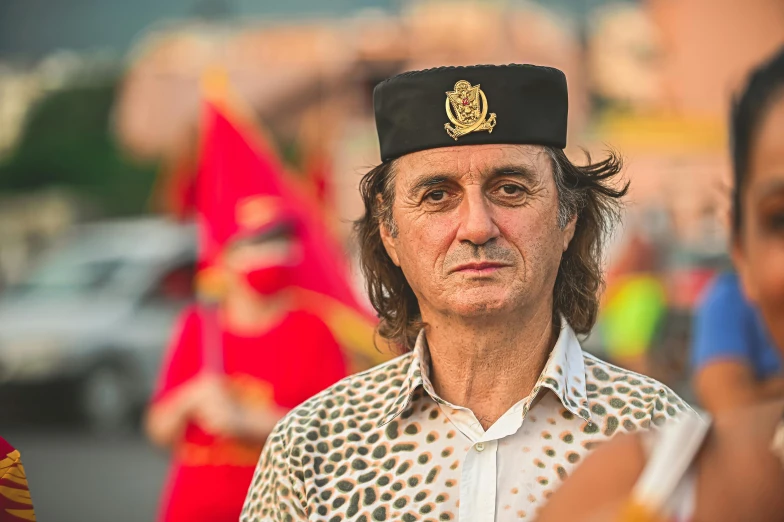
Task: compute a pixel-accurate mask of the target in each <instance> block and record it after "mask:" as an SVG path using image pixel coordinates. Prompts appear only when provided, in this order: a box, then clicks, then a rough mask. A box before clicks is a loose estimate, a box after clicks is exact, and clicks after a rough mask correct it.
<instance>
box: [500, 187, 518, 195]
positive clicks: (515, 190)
mask: <svg viewBox="0 0 784 522" xmlns="http://www.w3.org/2000/svg"><path fill="white" fill-rule="evenodd" d="M501 190H502V191H503V192H504V194H506V195H507V196H516V195H518V194H520V193H521V192H522V191H523V188H522V187H520V186H519V185H503V186H502V187H501Z"/></svg>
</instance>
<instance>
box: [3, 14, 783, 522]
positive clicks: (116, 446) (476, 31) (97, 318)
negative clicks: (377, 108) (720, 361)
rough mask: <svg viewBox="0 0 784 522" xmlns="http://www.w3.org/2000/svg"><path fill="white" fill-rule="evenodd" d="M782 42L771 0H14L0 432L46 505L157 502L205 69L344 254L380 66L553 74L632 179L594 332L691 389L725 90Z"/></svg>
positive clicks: (723, 200)
mask: <svg viewBox="0 0 784 522" xmlns="http://www.w3.org/2000/svg"><path fill="white" fill-rule="evenodd" d="M782 42H784V8H782V5H781V1H780V0H744V1H742V2H741V1H740V0H690V1H688V2H683V1H676V0H629V1H623V2H617V1H614V2H609V1H604V0H548V1H545V0H541V1H539V2H525V1H515V0H507V1H501V0H498V1H482V2H458V1H450V2H427V1H404V0H365V1H361V0H334V1H330V2H324V1H317V0H289V1H287V2H271V1H266V0H256V1H248V0H167V1H165V2H162V1H154V0H137V1H136V2H120V1H118V0H101V1H98V0H78V1H76V0H71V1H68V2H66V1H62V0H59V1H52V0H0V434H2V435H3V436H4V437H5V438H7V439H8V440H9V441H10V442H11V443H12V444H14V445H15V446H17V447H18V448H19V449H20V450H21V452H22V455H23V457H24V461H25V465H26V468H27V473H28V477H29V479H30V488H31V491H32V494H33V499H34V502H35V507H36V512H37V513H38V516H39V520H44V521H46V520H57V521H61V522H70V521H76V520H79V521H93V520H95V521H99V520H114V521H118V522H121V521H147V520H152V519H153V516H154V513H155V510H156V506H157V504H158V497H159V492H160V488H161V485H162V482H163V480H164V474H165V470H166V465H167V456H166V454H165V453H161V452H157V451H156V450H153V449H152V448H151V447H150V446H148V444H147V443H146V442H145V440H144V438H143V436H142V435H141V433H140V431H139V429H138V414H139V412H140V410H141V407H142V406H143V405H144V403H145V401H146V400H147V399H148V397H149V395H150V393H151V390H152V387H153V383H154V380H155V376H156V373H157V371H158V367H159V364H160V362H161V357H162V353H163V350H164V347H165V345H166V342H167V339H168V338H169V336H170V332H171V329H172V324H173V321H174V319H175V317H176V316H177V314H178V313H179V311H180V310H181V309H182V308H183V306H185V305H186V304H187V303H188V302H189V301H190V300H191V299H192V297H193V291H192V289H193V285H192V283H191V281H192V276H193V273H194V266H195V255H196V240H195V234H194V226H193V224H192V223H191V222H190V220H189V219H188V212H187V210H186V209H184V203H183V201H184V198H183V196H182V195H183V193H184V192H187V187H188V183H189V178H188V175H187V173H189V172H192V169H193V164H194V162H195V158H196V153H197V150H198V121H199V110H200V105H199V104H200V92H201V90H200V84H201V79H202V77H203V76H204V74H205V72H206V71H208V70H209V69H210V68H214V67H220V68H222V69H223V70H225V71H226V72H227V73H228V77H229V81H230V83H231V85H232V87H233V89H234V90H235V91H236V92H237V94H239V95H240V96H241V98H242V99H243V100H244V101H245V102H246V103H247V105H248V106H249V107H250V108H251V109H252V112H253V114H254V116H255V117H256V118H257V120H258V122H259V123H260V124H261V125H263V126H264V128H265V129H266V130H267V131H268V133H269V136H270V137H271V138H272V140H273V143H274V144H275V146H276V147H277V150H278V153H279V154H280V156H281V157H282V158H283V159H284V161H285V162H286V165H287V167H288V168H289V170H290V172H291V174H290V175H291V176H294V177H298V178H299V179H298V181H301V182H302V186H309V187H310V189H312V190H314V191H316V192H317V193H318V195H319V198H320V200H321V201H322V204H323V205H324V216H325V219H327V220H328V223H327V224H328V227H329V229H330V230H331V231H332V233H333V234H334V235H335V236H336V237H337V238H338V240H339V241H340V243H341V244H342V245H343V246H344V248H345V252H346V256H347V257H348V258H349V259H351V258H352V255H353V253H354V252H355V251H356V248H355V247H354V246H353V245H352V238H351V235H350V223H351V220H353V219H355V218H357V217H358V216H359V215H360V213H361V210H362V208H361V201H360V199H359V195H358V192H357V185H358V181H359V178H360V176H361V175H362V174H363V173H364V172H366V171H367V170H368V168H370V167H372V166H374V165H375V164H376V163H378V161H379V156H378V148H377V147H378V145H377V142H376V136H375V129H374V123H373V115H372V104H371V97H372V89H373V86H374V85H375V84H376V83H377V82H378V81H380V80H382V79H384V78H386V77H388V76H390V75H393V74H395V73H398V72H401V71H404V70H409V69H419V68H426V67H431V66H438V65H461V64H464V65H467V64H475V63H510V62H518V63H533V64H541V65H551V66H555V67H558V68H560V69H562V70H563V71H564V72H565V73H566V75H567V78H568V82H569V90H570V114H569V117H570V123H569V124H570V127H569V133H570V136H569V144H570V145H569V148H568V150H567V152H568V154H569V155H570V157H571V158H572V159H573V160H575V161H578V162H579V161H582V160H583V157H582V155H583V154H584V151H583V148H584V150H585V151H588V152H590V153H591V154H592V155H593V156H594V158H596V157H601V155H602V154H603V151H604V150H606V148H607V147H613V148H615V149H617V150H619V151H620V152H621V153H622V155H623V156H624V157H625V158H626V162H627V163H626V164H627V170H626V175H627V177H628V179H629V180H631V182H632V183H631V193H630V195H629V197H628V199H627V207H626V209H625V211H624V223H623V225H622V226H621V227H619V229H618V230H617V231H616V233H615V235H614V236H613V238H612V241H611V243H610V245H609V248H608V255H607V267H608V274H609V275H608V289H607V292H606V295H605V305H606V306H605V310H604V313H603V317H602V320H601V321H600V324H599V326H598V328H597V330H596V331H595V332H594V334H592V336H591V337H590V338H589V339H588V340H587V341H586V348H587V349H589V350H590V351H593V352H596V353H597V354H599V355H600V356H602V357H605V358H610V359H614V360H616V361H618V362H619V363H620V364H624V365H627V366H631V367H633V368H634V369H638V370H640V371H644V372H646V373H649V374H652V375H653V376H655V377H657V378H659V379H660V380H662V381H664V382H665V383H667V384H669V385H670V386H672V387H673V388H674V389H675V390H676V391H678V392H679V393H681V394H682V395H683V396H685V397H686V398H692V397H693V395H692V393H691V390H690V386H689V382H688V380H689V368H688V348H689V335H690V323H691V319H692V314H693V308H694V305H695V303H696V301H697V299H698V298H699V296H700V294H701V292H702V291H703V290H704V288H705V285H706V283H707V282H708V281H710V279H711V278H712V277H713V275H714V274H715V273H716V272H717V271H720V270H723V269H725V268H726V267H727V266H728V265H729V260H728V257H727V254H726V244H727V221H728V219H727V218H728V216H727V212H728V209H729V189H730V162H729V156H728V153H727V147H726V145H727V142H728V136H727V125H726V120H727V113H728V106H729V102H730V100H731V98H732V94H733V92H734V91H735V90H737V89H738V87H739V86H740V84H741V81H742V79H743V77H744V75H745V73H746V72H747V71H748V68H749V67H750V66H751V65H752V64H754V63H756V62H758V61H760V60H761V59H763V58H764V57H765V56H766V55H768V54H770V53H771V52H772V51H774V50H775V49H776V48H777V47H778V46H779V45H780V44H781V43H782ZM183 173H186V174H183ZM636 276H639V277H636ZM353 280H354V281H355V283H356V287H357V292H359V293H361V292H362V281H361V278H360V276H359V274H358V273H357V271H356V270H354V279H353ZM629 281H635V282H636V284H633V285H631V286H628V283H629ZM635 292H637V294H636V295H637V297H635V296H634V295H632V294H635ZM640 295H644V296H645V297H639V296H640ZM635 298H638V299H642V300H644V301H645V302H646V304H645V306H644V308H645V310H647V311H646V312H645V313H646V314H647V316H648V317H649V319H650V320H649V321H648V322H649V323H651V324H653V325H655V327H652V328H651V331H650V332H648V333H647V334H646V335H645V336H644V337H645V339H646V341H645V343H644V344H645V346H644V347H643V348H644V349H636V350H632V351H628V350H626V351H624V350H623V349H616V347H614V346H613V340H612V339H614V335H615V334H614V333H613V332H615V330H616V329H617V325H616V324H615V323H617V322H618V321H622V320H623V319H622V318H619V317H618V316H617V315H618V314H617V313H616V312H615V311H614V310H617V309H624V306H623V303H624V300H625V299H632V300H633V299H635ZM619 303H621V304H620V305H619Z"/></svg>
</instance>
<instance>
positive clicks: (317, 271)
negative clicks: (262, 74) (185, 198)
mask: <svg viewBox="0 0 784 522" xmlns="http://www.w3.org/2000/svg"><path fill="white" fill-rule="evenodd" d="M203 126H204V134H203V136H202V147H201V154H200V160H199V168H198V183H197V191H196V192H197V194H196V201H197V206H198V216H199V225H200V226H199V229H200V235H201V265H202V266H209V265H210V264H212V263H213V262H214V261H215V258H216V256H217V255H218V254H219V253H220V252H221V251H222V249H223V247H224V246H226V244H227V243H228V242H230V241H231V239H232V238H234V237H236V236H237V235H239V234H242V233H245V232H249V231H248V230H244V229H243V226H242V224H241V223H239V222H238V214H241V208H240V207H241V206H242V204H243V203H246V202H248V201H249V200H252V199H254V198H256V199H258V198H259V197H260V196H261V197H266V198H265V199H266V200H267V203H270V204H272V206H273V207H275V208H276V209H277V210H275V217H274V218H273V220H272V222H275V221H279V220H284V219H285V220H286V221H292V220H293V221H295V222H296V224H297V226H296V233H297V235H298V236H299V239H300V241H301V243H302V248H303V262H302V264H301V265H300V270H298V274H297V277H296V281H295V284H296V286H299V287H301V288H304V289H306V290H312V291H314V292H318V293H320V294H324V295H326V296H328V297H331V298H332V299H335V300H337V301H339V302H340V303H341V304H343V305H345V306H347V307H349V308H351V309H353V310H356V311H357V312H359V313H360V314H362V315H364V316H365V317H367V318H368V320H369V321H372V322H375V319H374V318H373V317H372V316H371V315H370V314H369V313H368V311H367V310H366V309H365V308H364V307H362V306H360V304H359V302H358V301H357V299H356V297H355V295H354V294H353V292H352V290H351V285H350V284H349V281H348V278H347V274H348V270H347V266H346V265H345V262H344V255H343V252H342V251H341V249H340V247H339V246H338V244H337V242H336V241H335V240H334V239H333V237H332V235H331V234H330V232H329V231H328V230H327V228H326V227H325V226H324V223H323V222H322V218H321V215H320V213H319V210H318V209H319V208H320V205H319V204H318V202H316V201H315V200H313V199H311V198H309V197H308V196H307V195H306V194H304V193H302V192H301V191H297V190H295V189H294V188H293V187H292V186H291V184H290V182H289V181H288V180H287V179H286V178H285V176H284V168H283V166H282V164H281V162H280V161H279V160H278V158H277V157H276V156H275V155H274V153H273V152H272V149H271V148H270V147H269V145H268V144H266V143H265V142H264V141H263V139H262V137H261V134H260V133H257V132H253V129H250V128H247V127H244V126H240V125H238V124H235V123H234V122H233V121H231V119H230V118H229V117H227V116H226V114H224V113H223V112H222V111H221V110H220V109H218V108H217V107H216V106H215V105H213V104H210V103H207V104H205V107H204V121H203Z"/></svg>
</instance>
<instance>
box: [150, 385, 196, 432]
mask: <svg viewBox="0 0 784 522" xmlns="http://www.w3.org/2000/svg"><path fill="white" fill-rule="evenodd" d="M191 386H192V385H191V383H185V384H183V385H182V386H180V387H178V388H176V389H174V390H172V391H171V392H169V393H168V394H166V395H165V396H164V397H163V398H161V399H159V400H157V401H155V402H153V403H152V404H151V405H150V406H149V408H148V409H147V412H146V414H145V418H144V430H145V432H146V434H147V436H148V437H149V438H150V440H151V441H152V442H153V443H154V444H156V445H158V446H161V447H170V446H172V445H173V444H174V443H175V442H176V441H177V440H179V439H180V438H181V437H182V435H183V433H184V431H185V426H186V425H187V424H188V419H189V417H190V414H191V410H192V409H193V402H194V401H193V400H192V395H193V394H192V393H191V392H192V387H191Z"/></svg>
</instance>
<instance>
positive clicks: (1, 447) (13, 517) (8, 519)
mask: <svg viewBox="0 0 784 522" xmlns="http://www.w3.org/2000/svg"><path fill="white" fill-rule="evenodd" d="M23 520H32V521H33V522H35V512H34V511H33V500H32V499H31V498H30V489H29V488H28V484H27V477H26V476H25V470H24V466H22V457H21V455H20V454H19V450H17V449H16V448H14V447H13V446H11V445H10V444H9V443H8V442H7V441H6V440H5V439H3V438H2V437H0V522H21V521H23Z"/></svg>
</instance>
